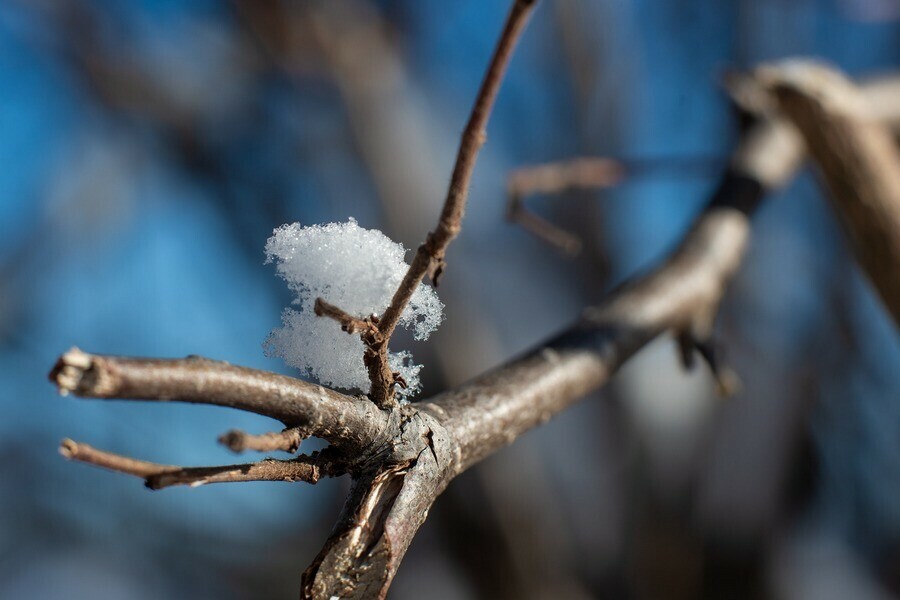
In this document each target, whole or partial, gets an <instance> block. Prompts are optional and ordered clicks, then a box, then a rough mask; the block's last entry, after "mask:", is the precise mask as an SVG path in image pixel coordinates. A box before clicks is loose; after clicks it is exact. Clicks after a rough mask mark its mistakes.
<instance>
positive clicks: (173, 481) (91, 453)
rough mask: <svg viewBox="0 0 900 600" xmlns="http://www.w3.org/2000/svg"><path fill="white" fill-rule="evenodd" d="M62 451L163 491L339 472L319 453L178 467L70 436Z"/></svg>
mask: <svg viewBox="0 0 900 600" xmlns="http://www.w3.org/2000/svg"><path fill="white" fill-rule="evenodd" d="M59 452H60V454H62V455H63V456H65V457H66V458H68V459H70V460H77V461H79V462H83V463H88V464H91V465H95V466H98V467H103V468H104V469H109V470H111V471H116V472H119V473H125V474H126V475H134V476H135V477H140V478H141V479H143V480H144V483H145V484H146V486H147V487H148V488H150V489H151V490H160V489H163V488H167V487H172V486H176V485H188V486H190V487H197V486H201V485H206V484H208V483H229V482H240V481H289V482H293V481H305V482H307V483H316V482H317V481H318V480H319V479H320V478H321V477H322V476H332V475H337V474H339V473H338V472H337V469H335V468H334V467H333V466H332V465H331V464H330V463H328V462H326V461H323V460H322V459H321V458H320V457H318V456H299V457H297V458H295V459H293V460H274V459H266V460H262V461H259V462H255V463H248V464H243V465H226V466H221V467H178V466H174V465H162V464H159V463H153V462H148V461H145V460H137V459H134V458H129V457H127V456H121V455H119V454H113V453H112V452H105V451H103V450H97V449H96V448H94V447H92V446H88V445H87V444H82V443H79V442H74V441H72V440H70V439H65V440H63V441H62V443H61V444H60V446H59Z"/></svg>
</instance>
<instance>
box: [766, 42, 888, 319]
mask: <svg viewBox="0 0 900 600" xmlns="http://www.w3.org/2000/svg"><path fill="white" fill-rule="evenodd" d="M756 74H757V77H758V78H759V79H760V81H761V82H762V83H763V84H764V85H765V86H766V87H767V88H768V89H769V90H771V91H772V92H773V93H774V95H775V96H776V98H777V99H778V102H779V106H780V108H781V110H782V111H783V112H784V113H785V114H786V115H787V116H788V117H789V118H790V119H791V121H792V122H793V123H794V125H796V127H797V129H799V131H800V133H801V134H802V135H803V138H804V140H805V141H806V146H807V148H808V150H809V153H810V155H811V156H812V158H813V160H815V162H816V164H817V166H818V167H819V169H818V170H819V173H820V174H821V176H822V179H823V180H824V183H825V185H826V187H827V189H828V191H829V197H830V198H831V201H832V205H833V206H834V208H835V210H836V211H837V212H838V214H839V216H840V218H841V219H840V220H841V222H842V223H843V224H844V227H845V230H846V231H847V233H848V234H849V238H850V241H851V244H852V246H853V250H854V252H855V254H856V258H857V260H858V261H859V263H860V265H861V266H862V268H863V269H864V270H865V271H866V273H867V274H868V276H869V278H870V279H871V281H872V283H873V284H874V286H875V289H876V290H877V291H878V293H879V294H880V295H881V298H882V300H883V301H884V303H885V305H886V306H887V308H888V310H889V311H890V313H891V314H892V315H893V317H894V321H895V323H897V324H900V153H898V151H897V148H896V146H895V145H894V140H893V138H892V136H891V132H890V130H889V128H888V126H887V125H886V124H885V123H883V122H882V121H878V120H876V119H875V118H874V117H873V115H872V114H871V107H872V104H870V103H869V102H867V100H866V97H865V95H864V94H863V92H862V91H861V90H860V89H859V88H857V87H856V86H855V85H854V84H853V83H851V82H850V81H849V80H848V79H846V78H845V77H844V76H843V75H841V74H840V73H839V72H837V71H835V70H833V69H830V68H828V67H825V66H823V65H821V64H819V63H814V62H812V61H796V60H794V61H787V62H784V63H780V64H776V65H769V66H764V67H761V68H759V69H758V70H757V72H756ZM898 89H900V88H898ZM876 90H877V91H878V92H879V97H881V96H882V95H884V94H886V92H885V91H884V90H883V89H882V88H880V87H876ZM894 101H895V104H894V105H895V106H898V105H900V102H897V96H896V95H895V96H894ZM895 110H896V111H897V112H900V108H896V109H895Z"/></svg>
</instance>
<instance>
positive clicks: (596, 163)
mask: <svg viewBox="0 0 900 600" xmlns="http://www.w3.org/2000/svg"><path fill="white" fill-rule="evenodd" d="M623 174H624V170H623V168H622V165H621V164H620V163H619V162H618V161H616V160H613V159H610V158H593V157H582V158H576V159H572V160H567V161H560V162H553V163H546V164H543V165H534V166H529V167H524V168H521V169H518V170H516V171H513V173H512V174H511V175H510V176H509V179H508V180H507V186H506V190H507V198H508V202H507V205H506V218H507V219H508V220H509V221H512V222H515V223H518V224H519V225H521V226H522V227H523V228H524V229H525V230H527V231H529V232H530V233H532V234H533V235H534V236H536V237H538V238H540V239H542V240H544V241H545V242H547V243H549V244H551V245H553V246H555V247H557V248H559V249H560V250H561V251H562V252H564V253H565V254H568V255H570V256H572V255H575V254H578V252H579V251H580V250H581V240H580V239H579V238H578V236H576V235H574V234H571V233H569V232H568V231H566V230H564V229H562V228H561V227H557V226H556V225H554V224H553V223H551V222H550V221H548V220H547V219H544V218H543V217H541V216H540V215H538V214H537V213H535V212H533V211H530V210H528V209H527V208H526V207H525V204H524V203H523V200H524V199H525V198H526V197H527V196H530V195H532V194H558V193H560V192H564V191H567V190H570V189H597V188H603V187H609V186H612V185H615V184H617V183H618V182H619V181H621V179H622V176H623Z"/></svg>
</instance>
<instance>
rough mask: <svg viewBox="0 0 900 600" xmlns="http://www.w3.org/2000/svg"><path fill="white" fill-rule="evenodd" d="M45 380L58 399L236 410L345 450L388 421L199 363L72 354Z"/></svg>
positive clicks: (279, 383)
mask: <svg viewBox="0 0 900 600" xmlns="http://www.w3.org/2000/svg"><path fill="white" fill-rule="evenodd" d="M49 377H50V380H51V381H53V382H54V383H55V384H56V385H57V387H58V388H59V391H60V393H61V394H63V395H65V394H68V393H69V392H71V393H73V394H75V395H76V396H82V397H91V398H120V399H127V400H155V401H170V400H175V401H179V402H190V403H194V404H212V405H215V406H224V407H228V408H236V409H239V410H245V411H249V412H253V413H257V414H260V415H265V416H267V417H271V418H273V419H278V420H279V421H281V422H282V423H284V424H285V425H287V426H289V427H291V426H302V427H303V428H304V430H305V431H308V432H309V433H310V434H312V435H316V436H318V437H321V438H323V439H326V440H328V441H329V442H331V443H333V444H335V445H337V446H341V447H344V448H348V449H349V448H360V447H366V446H368V445H369V444H371V443H372V442H373V441H375V440H377V439H378V437H379V434H380V431H381V430H382V429H383V428H384V425H385V422H386V417H385V416H384V414H382V413H381V411H379V410H377V409H376V408H375V407H374V406H372V404H371V403H369V402H364V401H361V400H359V399H357V398H352V397H350V396H345V395H343V394H340V393H338V392H335V391H333V390H330V389H328V388H326V387H323V386H321V385H314V384H311V383H308V382H305V381H301V380H299V379H294V378H291V377H286V376H284V375H278V374H276V373H270V372H267V371H258V370H255V369H248V368H246V367H237V366H234V365H231V364H228V363H226V362H222V361H215V360H209V359H207V358H201V357H198V356H189V357H188V358H184V359H174V360H168V359H146V358H124V357H117V356H101V355H96V354H88V353H86V352H82V351H81V350H79V349H78V348H73V349H71V350H69V351H68V352H66V353H65V354H63V355H62V356H61V357H60V358H59V360H58V361H57V363H56V365H55V366H54V367H53V370H52V371H50V375H49Z"/></svg>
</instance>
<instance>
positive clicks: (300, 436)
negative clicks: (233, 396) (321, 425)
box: [219, 427, 309, 453]
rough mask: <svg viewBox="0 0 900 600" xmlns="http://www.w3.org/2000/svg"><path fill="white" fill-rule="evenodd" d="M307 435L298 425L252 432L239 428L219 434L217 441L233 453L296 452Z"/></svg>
mask: <svg viewBox="0 0 900 600" xmlns="http://www.w3.org/2000/svg"><path fill="white" fill-rule="evenodd" d="M307 437H309V435H308V434H306V433H305V432H304V431H303V430H302V429H300V428H299V427H291V428H288V429H285V430H284V431H272V432H268V433H261V434H252V433H247V432H245V431H241V430H240V429H232V430H231V431H229V432H227V433H224V434H222V435H221V436H219V443H220V444H222V445H223V446H225V447H226V448H228V449H229V450H231V451H232V452H235V453H240V452H245V451H247V450H255V451H256V452H274V451H276V450H280V451H283V452H291V453H293V452H296V451H297V450H298V449H299V448H300V444H301V443H302V442H303V440H304V439H306V438H307Z"/></svg>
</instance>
